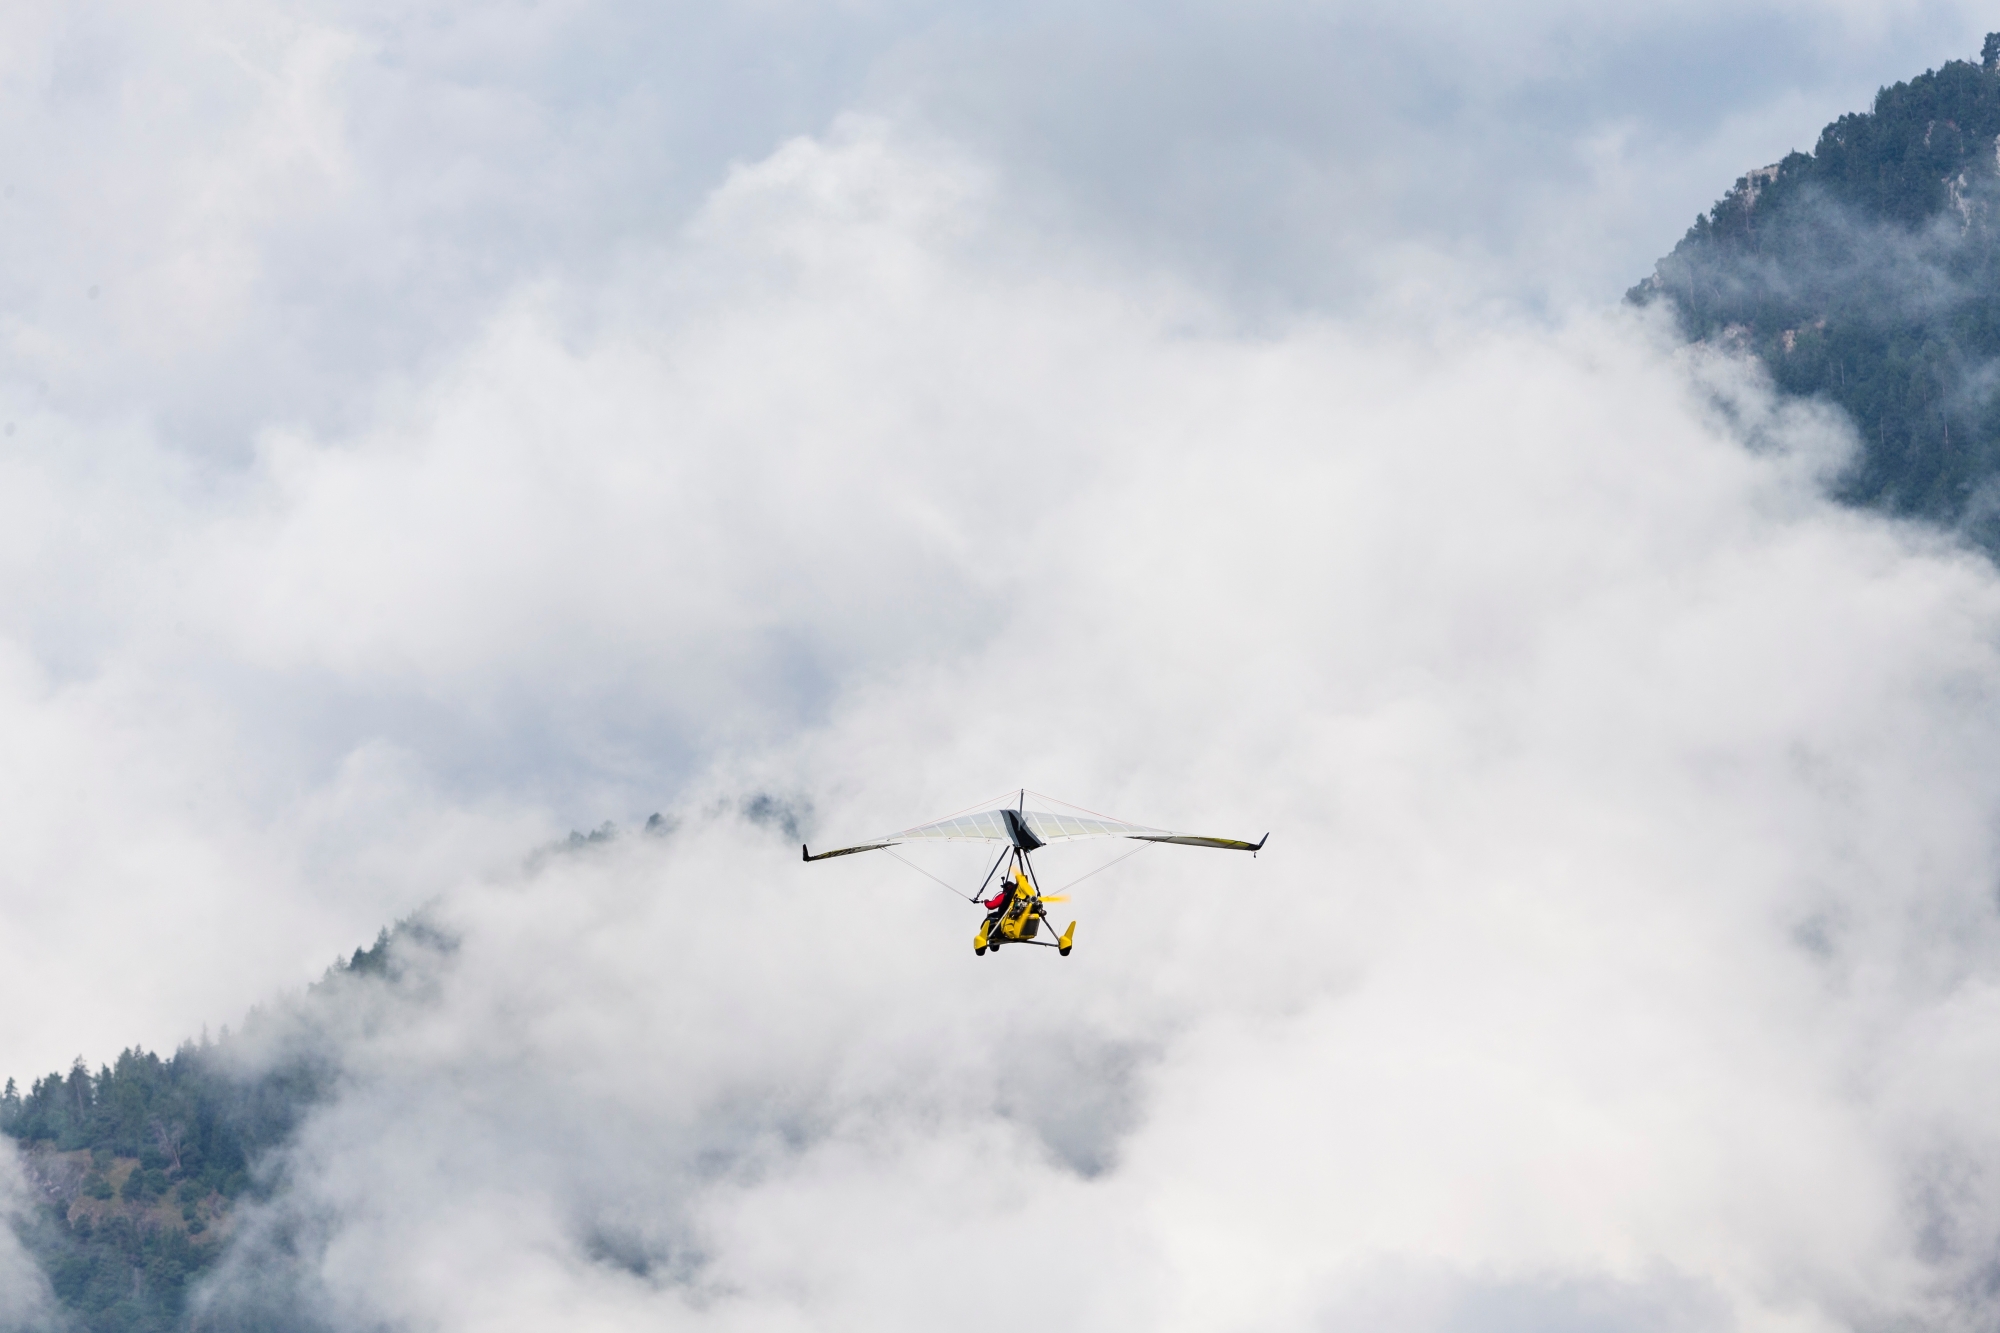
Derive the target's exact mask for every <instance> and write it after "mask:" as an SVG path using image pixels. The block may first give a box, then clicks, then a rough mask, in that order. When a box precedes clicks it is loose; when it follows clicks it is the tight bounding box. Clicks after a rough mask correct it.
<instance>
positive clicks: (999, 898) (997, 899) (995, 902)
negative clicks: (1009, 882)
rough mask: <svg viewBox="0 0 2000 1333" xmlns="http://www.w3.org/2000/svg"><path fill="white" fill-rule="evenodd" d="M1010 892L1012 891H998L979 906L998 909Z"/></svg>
mask: <svg viewBox="0 0 2000 1333" xmlns="http://www.w3.org/2000/svg"><path fill="white" fill-rule="evenodd" d="M1012 892H1013V890H1012V889H1002V890H1000V892H998V893H996V894H994V895H993V896H992V897H991V898H988V899H987V900H986V901H985V902H984V903H983V904H981V906H984V907H998V906H999V905H1000V904H1001V903H1004V902H1006V901H1007V895H1008V894H1010V893H1012Z"/></svg>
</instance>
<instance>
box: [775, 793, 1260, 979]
mask: <svg viewBox="0 0 2000 1333" xmlns="http://www.w3.org/2000/svg"><path fill="white" fill-rule="evenodd" d="M1013 795H1014V797H1015V799H1014V800H1013V801H1011V802H1010V803H1008V804H1006V805H1001V806H997V807H995V808H991V809H984V810H980V809H975V810H973V811H972V812H970V813H961V814H957V815H952V816H950V817H949V818H945V819H940V820H938V821H936V822H935V823H931V824H919V825H917V827H915V828H907V829H904V830H903V831H902V832H900V833H889V834H885V835H883V836H882V837H879V838H876V839H875V840H873V841H872V842H864V843H861V844H859V845H857V846H854V847H837V848H835V849H834V850H833V851H830V852H821V853H819V854H818V855H814V854H813V852H812V850H811V848H809V847H807V846H806V845H805V844H804V843H801V844H799V854H800V855H801V856H803V857H804V858H805V859H806V860H807V861H827V860H831V859H832V858H834V857H836V856H853V855H854V854H855V853H856V852H878V851H885V850H888V849H890V848H893V847H898V846H901V845H903V844H905V843H932V842H988V843H994V842H997V843H1004V844H1006V845H1005V846H1004V847H1002V848H1001V851H1000V857H999V859H998V860H996V861H995V862H994V863H993V868H992V869H991V870H989V871H987V872H986V878H985V880H984V881H983V882H981V884H980V886H979V892H978V893H975V894H973V895H971V897H970V899H969V901H971V902H975V903H977V902H980V901H981V899H983V898H984V897H985V894H986V888H987V885H989V884H991V883H993V877H994V876H995V875H999V874H1000V872H1001V867H1003V866H1005V867H1006V874H1004V875H1002V876H1001V881H1000V882H1001V886H1002V888H1001V896H1000V902H999V904H998V905H997V906H996V907H994V908H993V910H992V911H991V912H989V913H988V914H987V917H986V920H985V921H983V922H981V923H980V926H979V934H978V935H977V936H975V937H974V938H973V941H972V952H973V953H974V954H975V955H983V954H984V953H985V952H986V951H987V950H988V949H991V950H993V951H995V952H996V953H997V952H998V951H999V949H1000V946H1001V945H1002V944H1039V945H1042V946H1043V947H1045V948H1052V949H1054V950H1056V952H1058V953H1059V954H1061V955H1062V956H1063V957H1065V958H1067V957H1069V951H1070V949H1071V947H1072V946H1073V945H1074V944H1075V943H1076V922H1074V921H1072V922H1070V923H1069V928H1068V929H1066V930H1065V931H1063V933H1062V934H1061V935H1059V936H1057V937H1056V939H1055V940H1053V941H1050V940H1044V939H1038V938H1036V937H1037V936H1038V935H1040V934H1041V932H1042V926H1043V925H1044V924H1045V923H1048V917H1047V915H1046V913H1045V909H1046V908H1047V907H1048V906H1049V905H1050V904H1052V903H1059V902H1065V901H1067V895H1066V894H1055V895H1045V894H1043V892H1042V887H1041V883H1040V881H1038V880H1037V879H1036V878H1035V868H1034V866H1033V865H1032V864H1031V863H1030V862H1029V859H1028V854H1029V853H1030V852H1033V851H1035V850H1037V849H1039V848H1042V847H1046V846H1047V845H1049V844H1050V843H1053V842H1076V841H1080V840H1081V839H1084V838H1125V839H1130V840H1132V841H1134V842H1138V843H1140V844H1142V845H1141V846H1139V847H1135V848H1133V849H1132V851H1131V852H1127V853H1126V856H1130V855H1132V854H1133V853H1136V852H1141V851H1144V850H1145V848H1146V846H1149V845H1152V844H1155V843H1177V844H1179V845H1180V846H1183V847H1220V848H1223V849H1225V850H1228V851H1235V852H1249V853H1250V854H1251V855H1252V856H1255V855H1256V854H1257V853H1258V852H1260V851H1262V850H1263V849H1264V844H1265V843H1266V842H1269V841H1270V839H1271V835H1270V834H1268V833H1266V834H1265V835H1264V836H1263V837H1262V838H1260V839H1258V840H1257V841H1256V842H1244V841H1242V840H1240V839H1237V838H1211V837H1207V836H1204V835H1202V834H1197V833H1175V832H1173V831H1172V830H1170V829H1159V828H1149V827H1147V826H1146V825H1144V824H1128V823H1126V822H1125V821H1123V820H1119V819H1111V818H1108V817H1106V816H1104V815H1099V814H1094V813H1092V812H1090V811H1088V810H1083V809H1081V808H1079V807H1077V806H1071V805H1065V804H1064V802H1061V801H1058V800H1055V799H1054V798H1053V797H1048V796H1042V795H1040V793H1030V792H1029V791H1028V790H1027V789H1026V788H1022V789H1021V791H1020V792H1018V793H1015V794H1013ZM1030 795H1034V796H1035V797H1036V799H1037V800H1038V801H1039V802H1044V803H1047V804H1051V805H1061V806H1064V808H1063V809H1062V810H1061V811H1049V810H1030V809H1029V808H1028V797H1029V796H1030ZM889 855H891V856H896V853H895V852H893V851H890V852H889ZM896 859H897V860H899V861H902V860H903V858H902V857H900V856H896ZM1124 859H1125V857H1123V856H1121V857H1119V858H1118V861H1122V860H1124ZM1118 861H1112V862H1110V863H1108V864H1106V865H1102V866H1099V867H1098V868H1097V870H1093V871H1091V872H1090V875H1094V874H1096V873H1097V872H1098V870H1108V869H1110V868H1111V866H1113V865H1116V864H1117V863H1118ZM903 864H905V865H910V863H909V862H908V861H903ZM911 869H913V870H919V873H921V874H925V875H930V872H929V871H926V870H921V869H920V868H919V867H916V866H911ZM1090 875H1084V876H1082V878H1081V879H1078V880H1074V881H1072V882H1071V883H1070V884H1069V885H1065V886H1064V887H1066V888H1070V887H1074V886H1075V885H1076V884H1080V883H1082V882H1083V880H1084V879H1089V878H1090ZM930 878H932V879H937V876H935V875H930ZM937 882H938V883H940V884H944V881H943V880H938V881H937ZM944 886H945V887H946V888H948V889H951V890H952V892H953V893H958V892H959V890H957V889H953V888H952V886H951V885H949V884H945V885H944ZM960 896H961V897H963V896H964V895H963V894H961V895H960ZM1049 930H1050V933H1051V934H1053V933H1054V930H1055V927H1054V925H1053V924H1049Z"/></svg>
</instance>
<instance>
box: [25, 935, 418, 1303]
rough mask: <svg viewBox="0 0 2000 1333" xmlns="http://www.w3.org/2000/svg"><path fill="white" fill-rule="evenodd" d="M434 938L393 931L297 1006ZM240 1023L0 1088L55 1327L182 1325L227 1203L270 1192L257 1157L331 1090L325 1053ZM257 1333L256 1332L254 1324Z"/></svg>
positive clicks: (232, 1206) (255, 1017) (29, 1236)
mask: <svg viewBox="0 0 2000 1333" xmlns="http://www.w3.org/2000/svg"><path fill="white" fill-rule="evenodd" d="M412 938H415V939H419V940H421V941H422V942H424V943H427V944H433V945H434V944H435V943H436V942H437V941H438V937H437V936H436V934H435V932H432V931H429V930H428V929H427V928H426V927H424V926H422V925H421V924H418V923H414V922H403V923H399V924H398V926H397V927H396V929H395V932H394V933H393V934H392V933H391V932H389V931H384V932H383V933H382V934H381V935H380V936H379V937H378V938H377V939H376V941H375V943H374V945H373V946H372V947H370V948H367V949H357V950H355V952H354V955H353V956H352V957H351V958H349V959H346V960H345V961H343V962H341V963H340V964H338V965H336V966H335V967H334V968H333V969H331V970H330V971H329V973H328V976H327V977H326V979H324V980H323V981H321V982H320V983H319V984H318V985H316V986H314V987H312V988H310V989H309V990H308V992H307V995H306V997H305V1004H306V1007H307V1010H308V1012H310V1009H311V1007H312V1006H314V1005H316V1004H324V1003H327V1002H329V1001H330V999H331V997H332V991H333V988H334V987H335V986H336V985H338V984H339V982H340V981H341V980H342V979H365V978H374V977H384V976H386V975H387V974H388V973H389V971H390V966H391V948H392V946H393V945H394V944H396V943H397V942H400V941H403V940H408V939H412ZM268 1024H269V1020H267V1019H266V1018H265V1017H264V1016H263V1015H261V1014H257V1013H253V1014H252V1015H251V1017H250V1019H249V1020H248V1021H246V1023H245V1024H244V1031H243V1032H242V1033H240V1034H237V1035H234V1036H232V1035H231V1034H230V1033H228V1032H227V1030H225V1031H224V1032H223V1034H222V1036H221V1037H220V1038H219V1039H218V1040H214V1041H210V1040H209V1039H207V1038H206V1037H204V1038H203V1039H202V1040H201V1041H200V1042H189V1043H186V1044H184V1045H182V1046H181V1047H180V1049H178V1050H176V1051H175V1052H174V1053H173V1054H172V1055H171V1056H168V1057H165V1058H162V1057H161V1056H159V1055H157V1054H154V1053H152V1052H148V1051H144V1050H140V1049H138V1048H136V1047H134V1048H132V1049H129V1050H126V1051H124V1052H122V1053H121V1054H120V1055H119V1056H118V1058H117V1060H116V1061H114V1062H113V1063H111V1064H108V1065H101V1066H100V1067H99V1068H98V1070H97V1071H96V1072H95V1073H92V1072H91V1070H90V1069H89V1067H88V1066H87V1065H86V1064H85V1063H84V1061H83V1060H82V1059H80V1058H79V1059H78V1060H77V1061H76V1062H75V1063H74V1064H73V1065H72V1066H71V1067H70V1069H69V1071H68V1072H67V1073H64V1072H62V1071H60V1070H57V1071H54V1072H52V1073H49V1074H47V1075H45V1076H43V1077H41V1078H37V1079H35V1080H34V1081H33V1082H32V1083H31V1084H30V1085H29V1087H28V1089H27V1091H26V1092H25V1093H23V1092H22V1091H21V1090H20V1088H19V1086H18V1085H17V1083H16V1081H15V1080H14V1079H11V1078H10V1079H8V1080H7V1082H6V1084H5V1088H4V1091H0V1134H5V1135H6V1136H7V1137H8V1138H11V1139H13V1140H14V1141H15V1144H16V1146H17V1148H18V1149H19V1151H20V1154H21V1160H22V1163H23V1166H24V1168H25V1171H26V1174H27V1177H28V1182H29V1184H30V1186H31V1187H32V1189H33V1190H34V1192H35V1195H36V1206H35V1208H34V1209H33V1210H32V1213H31V1214H30V1216H29V1217H28V1218H27V1219H26V1222H25V1225H23V1226H21V1227H20V1233H21V1239H22V1241H23V1242H24V1243H25V1244H26V1246H27V1248H28V1250H29V1252H30V1253H31V1254H32V1255H34V1257H35V1258H36V1259H37V1260H38V1261H39V1262H40V1263H41V1266H42V1269H43V1271H44V1273H46V1275H47V1276H48V1279H49V1283H50V1286H51V1287H52V1288H53V1289H54V1292H55V1295H56V1298H57V1300H58V1302H59V1303H60V1305H61V1307H62V1310H63V1311H64V1313H65V1316H66V1318H67V1320H68V1323H67V1327H69V1328H73V1329H77V1330H88V1331H89V1333H127V1331H133V1333H141V1331H143V1333H155V1331H158V1333H165V1331H166V1330H180V1329H184V1328H187V1327H189V1322H188V1317H187V1316H188V1310H187V1297H188V1294H189V1288H190V1284H191V1283H192V1282H193V1281H194V1279H195V1278H196V1277H198V1276H199V1275H200V1274H201V1273H202V1272H203V1271H204V1270H206V1269H207V1268H209V1267H210V1266H211V1265H212V1264H214V1263H215V1261H216V1260H217V1259H218V1257H219V1256H220V1254H221V1252H222V1249H223V1246H224V1244H225V1242H226V1241H227V1240H228V1238H229V1236H230V1235H231V1233H232V1230H233V1228H234V1225H235V1221H236V1210H237V1208H238V1206H239V1205H240V1204H241V1203H243V1202H245V1201H249V1200H254V1199H257V1198H259V1197H262V1196H265V1195H268V1194H269V1193H270V1192H271V1191H273V1190H275V1189H277V1188H280V1187H282V1180H281V1179H280V1178H279V1176H278V1174H277V1172H276V1170H275V1169H274V1163H273V1162H272V1161H271V1160H270V1159H269V1158H267V1157H266V1156H265V1154H266V1152H267V1150H269V1149H271V1148H273V1147H275V1146H277V1145H279V1144H281V1143H283V1142H284V1141H285V1139H286V1137H287V1136H288V1135H289V1134H290V1133H291V1131H292V1129H293V1127H294V1126H295V1125H296V1124H297V1123H298V1121H299V1119H300V1117H301V1116H302V1115H303V1114H304V1113H305V1112H306V1111H307V1110H308V1109H309V1108H310V1107H311V1106H312V1105H313V1104H314V1103H316V1102H317V1101H319V1100H320V1099H321V1098H322V1097H323V1096H324V1095H325V1094H326V1092H327V1091H328V1090H329V1089H330V1088H331V1086H332V1082H333V1079H334V1077H335V1076H336V1074H337V1069H336V1068H335V1065H334V1060H333V1056H332V1053H331V1052H332V1046H331V1044H330V1043H323V1042H314V1041H310V1040H307V1041H298V1040H292V1041H288V1042H285V1043H282V1044H281V1046H280V1050H281V1052H282V1053H281V1054H280V1055H279V1056H278V1057H277V1058H275V1059H274V1058H271V1056H270V1055H269V1053H268V1051H266V1053H265V1054H264V1055H263V1056H262V1057H261V1058H259V1059H257V1060H254V1061H253V1060H250V1059H248V1058H246V1056H245V1052H244V1051H243V1050H241V1049H240V1048H241V1047H243V1046H245V1045H246V1044H249V1043H253V1042H256V1043H258V1044H259V1046H260V1050H261V1049H264V1048H266V1047H268V1046H269V1045H270V1044H271V1043H269V1042H259V1038H261V1037H263V1036H265V1035H267V1034H263V1033H260V1032H259V1031H258V1029H259V1028H260V1027H262V1026H268ZM259 1326H262V1325H261V1324H260V1325H259Z"/></svg>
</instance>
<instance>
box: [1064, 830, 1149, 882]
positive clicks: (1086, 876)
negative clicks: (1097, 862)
mask: <svg viewBox="0 0 2000 1333" xmlns="http://www.w3.org/2000/svg"><path fill="white" fill-rule="evenodd" d="M1154 846H1158V844H1157V843H1151V842H1142V843H1140V844H1139V845H1138V846H1137V847H1134V848H1133V849H1132V850H1131V851H1129V852H1127V853H1125V855H1123V856H1119V857H1114V858H1113V859H1111V860H1109V861H1106V862H1105V863H1104V864H1103V865H1101V866H1099V867H1097V869H1095V870H1092V871H1090V872H1089V873H1088V874H1083V875H1078V876H1077V877H1076V878H1075V879H1073V880H1071V881H1070V882H1069V883H1067V884H1065V885H1063V886H1062V887H1061V888H1059V889H1057V890H1056V892H1057V893H1068V892H1069V891H1070V890H1071V889H1073V888H1075V887H1076V886H1077V885H1079V884H1081V883H1083V882H1084V881H1085V880H1087V879H1089V878H1090V876H1091V875H1101V874H1103V873H1104V872H1105V871H1107V870H1109V869H1111V867H1113V866H1115V865H1117V864H1118V863H1119V862H1120V861H1129V860H1131V859H1132V858H1133V857H1135V856H1137V855H1138V854H1139V853H1140V852H1143V851H1145V850H1146V849H1147V848H1148V847H1154Z"/></svg>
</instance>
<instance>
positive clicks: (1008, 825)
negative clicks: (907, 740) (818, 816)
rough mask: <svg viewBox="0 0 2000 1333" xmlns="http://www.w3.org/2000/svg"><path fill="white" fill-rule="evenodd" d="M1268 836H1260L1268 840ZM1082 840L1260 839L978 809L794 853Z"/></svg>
mask: <svg viewBox="0 0 2000 1333" xmlns="http://www.w3.org/2000/svg"><path fill="white" fill-rule="evenodd" d="M1270 836H1271V835H1270V834H1268V833H1267V834H1265V835H1264V839H1265V840H1268V839H1269V838H1270ZM1082 838H1132V839H1135V840H1137V841H1140V842H1171V843H1177V844H1179V845H1180V846H1183V847H1220V848H1223V849H1225V850H1228V851H1238V852H1256V851H1261V850H1262V849H1263V846H1264V841H1262V840H1260V841H1258V842H1244V841H1243V840H1241V839H1239V838H1211V837H1207V836H1204V835H1202V834H1196V833H1175V832H1173V831H1172V830H1170V829H1159V828H1150V827H1148V826H1147V825H1145V824H1127V823H1125V822H1124V821H1122V820H1117V819H1104V818H1102V817H1100V816H1096V815H1074V814H1050V813H1049V812H1048V811H1045V810H1010V809H999V810H981V811H978V812H976V813H974V814H969V815H956V816H954V817H952V818H950V819H940V820H938V821H937V822H936V823H934V824H919V825H917V826H916V827H915V828H907V829H904V830H903V831H902V832H900V833H890V834H887V835H885V836H883V837H880V838H876V839H875V840H873V841H872V842H865V843H862V844H860V845H858V846H854V847H841V848H838V849H836V850H834V851H831V852H820V853H819V854H818V855H814V854H813V853H811V852H809V851H807V850H806V849H805V848H804V847H803V846H802V847H801V848H800V849H799V850H800V852H801V854H802V855H804V857H805V859H806V860H808V861H824V860H826V859H828V858H829V857H835V856H852V855H853V854H854V853H856V852H873V851H879V850H880V849H882V848H884V847H894V846H897V845H899V844H901V843H906V842H1004V843H1009V844H1011V845H1013V846H1015V847H1018V848H1019V849H1020V850H1022V851H1024V852H1032V851H1034V850H1035V849H1036V848H1037V847H1045V846H1047V845H1048V844H1049V843H1052V842H1075V841H1077V840H1078V839H1082Z"/></svg>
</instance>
